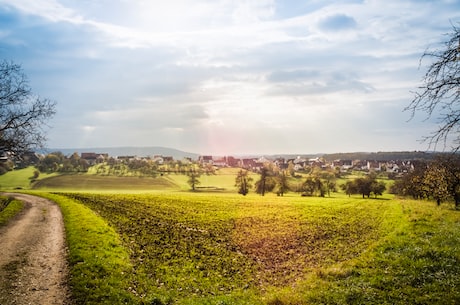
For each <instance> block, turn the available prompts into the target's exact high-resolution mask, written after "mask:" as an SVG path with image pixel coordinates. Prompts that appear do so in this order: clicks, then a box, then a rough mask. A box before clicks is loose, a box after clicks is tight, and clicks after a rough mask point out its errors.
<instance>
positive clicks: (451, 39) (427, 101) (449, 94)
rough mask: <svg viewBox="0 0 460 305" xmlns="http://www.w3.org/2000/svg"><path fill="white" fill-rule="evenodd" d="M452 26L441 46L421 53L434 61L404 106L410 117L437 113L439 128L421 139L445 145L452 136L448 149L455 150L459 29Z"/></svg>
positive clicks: (459, 142)
mask: <svg viewBox="0 0 460 305" xmlns="http://www.w3.org/2000/svg"><path fill="white" fill-rule="evenodd" d="M452 28H453V32H452V33H450V34H448V35H447V36H448V40H447V41H446V42H444V44H443V48H442V49H436V50H433V51H429V50H426V51H425V53H424V54H423V55H422V58H421V61H422V60H424V59H426V58H430V59H432V60H433V62H432V63H431V64H430V66H429V67H428V70H427V72H426V73H425V75H424V77H423V80H422V81H423V84H422V86H420V87H419V88H418V92H416V93H415V97H414V99H413V100H412V101H411V103H410V104H409V105H408V106H407V107H406V108H405V109H404V110H405V111H409V112H411V119H412V118H413V117H414V116H415V114H416V113H417V112H425V113H426V115H427V117H426V120H428V119H430V118H431V117H432V116H434V115H436V116H437V120H438V124H439V125H438V129H437V130H435V131H434V132H432V133H431V134H430V135H428V136H426V137H425V138H423V140H424V141H426V142H428V144H429V148H432V147H433V148H435V149H436V148H437V146H438V145H439V144H442V145H443V147H444V149H445V148H446V147H447V145H448V144H449V139H450V138H451V137H453V138H454V141H453V147H451V149H453V150H455V151H456V150H458V149H460V128H459V127H460V124H459V123H460V29H459V28H458V27H456V26H454V25H452Z"/></svg>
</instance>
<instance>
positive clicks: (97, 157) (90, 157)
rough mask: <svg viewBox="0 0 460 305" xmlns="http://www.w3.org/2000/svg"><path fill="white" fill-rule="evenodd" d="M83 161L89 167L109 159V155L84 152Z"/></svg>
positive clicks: (82, 154)
mask: <svg viewBox="0 0 460 305" xmlns="http://www.w3.org/2000/svg"><path fill="white" fill-rule="evenodd" d="M80 158H81V159H83V160H86V162H88V164H89V165H94V164H97V163H102V162H104V161H105V160H107V159H108V158H109V154H107V153H94V152H83V153H81V156H80Z"/></svg>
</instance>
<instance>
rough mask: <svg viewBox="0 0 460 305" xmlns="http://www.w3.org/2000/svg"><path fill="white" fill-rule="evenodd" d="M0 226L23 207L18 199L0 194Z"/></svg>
mask: <svg viewBox="0 0 460 305" xmlns="http://www.w3.org/2000/svg"><path fill="white" fill-rule="evenodd" d="M0 206H2V207H4V208H3V209H0V227H1V226H4V225H6V224H7V223H8V221H9V220H10V219H11V218H13V217H14V216H16V215H17V214H18V213H19V212H20V211H21V210H22V209H23V207H24V203H23V202H22V201H20V200H16V199H12V198H10V197H6V196H0Z"/></svg>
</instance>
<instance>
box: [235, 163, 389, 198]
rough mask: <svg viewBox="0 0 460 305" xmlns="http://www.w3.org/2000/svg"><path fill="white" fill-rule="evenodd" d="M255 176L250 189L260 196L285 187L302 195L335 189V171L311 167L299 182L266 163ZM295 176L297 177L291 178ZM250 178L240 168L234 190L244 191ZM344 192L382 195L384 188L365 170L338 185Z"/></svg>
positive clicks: (283, 189)
mask: <svg viewBox="0 0 460 305" xmlns="http://www.w3.org/2000/svg"><path fill="white" fill-rule="evenodd" d="M259 174H260V177H259V180H257V181H256V182H255V185H254V189H255V192H256V193H257V194H260V195H262V196H264V195H265V193H266V192H275V193H277V194H278V195H279V196H283V195H284V193H287V192H288V191H294V192H299V193H301V194H302V196H319V197H324V196H325V195H326V194H327V195H328V196H330V193H331V192H336V191H337V175H336V173H335V172H334V171H329V170H313V171H312V172H311V173H309V174H308V175H307V176H306V177H305V178H304V179H303V180H302V179H301V181H300V182H292V180H291V182H290V180H289V179H288V178H289V176H288V175H287V174H286V172H285V171H274V170H273V169H271V168H270V167H264V168H262V169H261V171H260V173H259ZM296 180H299V179H298V178H297V179H295V180H294V181H296ZM252 181H253V178H252V177H250V176H249V172H248V171H245V170H240V171H239V172H238V174H237V176H236V179H235V186H236V187H237V189H238V193H239V194H241V195H246V194H248V193H249V190H250V189H251V188H252ZM341 187H342V189H343V190H344V191H345V192H346V193H347V194H348V195H352V194H361V195H362V196H363V198H364V197H365V196H367V197H368V198H369V197H370V196H371V194H373V195H374V196H375V197H377V196H378V195H382V194H383V192H384V191H385V189H386V186H385V183H384V182H382V181H378V180H377V175H376V174H373V173H371V174H369V175H368V176H366V177H362V178H356V179H354V180H350V181H347V182H346V183H345V184H344V185H342V186H341Z"/></svg>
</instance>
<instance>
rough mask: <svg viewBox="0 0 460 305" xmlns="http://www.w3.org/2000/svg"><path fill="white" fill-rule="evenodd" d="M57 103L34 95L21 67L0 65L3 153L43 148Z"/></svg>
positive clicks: (0, 136) (8, 63) (1, 139)
mask: <svg viewBox="0 0 460 305" xmlns="http://www.w3.org/2000/svg"><path fill="white" fill-rule="evenodd" d="M55 106H56V103H55V102H53V101H50V100H48V99H42V98H40V97H38V96H35V95H34V94H33V93H32V90H31V89H30V87H29V85H28V81H27V77H26V76H25V74H24V73H23V72H22V69H21V66H20V65H17V64H14V63H12V62H7V61H3V62H1V63H0V151H9V152H13V153H15V154H21V153H23V152H25V151H27V150H30V149H33V148H37V147H42V146H43V144H44V143H45V141H46V138H45V135H44V134H45V130H44V127H47V126H48V125H47V123H48V120H49V119H50V118H51V117H52V116H53V115H54V114H55Z"/></svg>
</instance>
